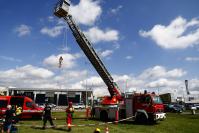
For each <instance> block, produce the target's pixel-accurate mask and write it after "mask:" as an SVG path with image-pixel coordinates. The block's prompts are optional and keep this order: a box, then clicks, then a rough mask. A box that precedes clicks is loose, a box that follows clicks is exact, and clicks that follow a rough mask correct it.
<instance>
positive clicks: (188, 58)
mask: <svg viewBox="0 0 199 133" xmlns="http://www.w3.org/2000/svg"><path fill="white" fill-rule="evenodd" d="M185 60H186V61H199V57H186V58H185Z"/></svg>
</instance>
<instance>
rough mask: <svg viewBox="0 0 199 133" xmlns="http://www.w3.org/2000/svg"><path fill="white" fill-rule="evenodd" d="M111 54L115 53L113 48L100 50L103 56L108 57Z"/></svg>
mask: <svg viewBox="0 0 199 133" xmlns="http://www.w3.org/2000/svg"><path fill="white" fill-rule="evenodd" d="M111 54H113V50H105V51H102V52H100V56H101V57H102V58H105V57H107V56H110V55H111Z"/></svg>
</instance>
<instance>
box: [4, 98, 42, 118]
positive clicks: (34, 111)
mask: <svg viewBox="0 0 199 133" xmlns="http://www.w3.org/2000/svg"><path fill="white" fill-rule="evenodd" d="M7 105H11V106H16V105H17V106H18V107H22V114H21V118H41V116H42V114H43V108H40V107H38V106H36V104H35V103H34V101H33V100H32V99H30V98H29V97H25V96H0V117H3V115H4V113H5V111H6V109H7Z"/></svg>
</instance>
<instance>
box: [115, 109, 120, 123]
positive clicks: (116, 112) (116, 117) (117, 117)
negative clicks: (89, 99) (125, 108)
mask: <svg viewBox="0 0 199 133" xmlns="http://www.w3.org/2000/svg"><path fill="white" fill-rule="evenodd" d="M118 120H119V111H118V109H117V110H116V111H115V124H118Z"/></svg>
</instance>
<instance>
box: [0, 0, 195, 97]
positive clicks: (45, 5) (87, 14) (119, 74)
mask: <svg viewBox="0 0 199 133" xmlns="http://www.w3.org/2000/svg"><path fill="white" fill-rule="evenodd" d="M56 2H57V1H56V0H48V1H38V0H35V1H27V0H19V1H12V2H10V3H9V4H8V2H7V1H6V0H1V1H0V16H1V21H0V27H1V30H0V62H1V65H0V86H15V87H38V88H39V87H44V88H46V87H51V88H60V87H61V88H68V89H74V88H76V89H85V86H88V87H90V88H92V89H94V91H95V94H96V95H102V94H103V93H104V92H106V91H107V89H106V87H105V85H104V83H103V82H102V80H101V79H100V77H99V76H98V74H97V73H96V72H95V70H94V68H93V67H92V66H91V65H90V63H89V62H88V60H87V59H86V57H85V56H84V54H83V53H82V51H81V50H80V48H79V47H78V45H77V44H76V42H75V38H74V37H73V36H72V34H71V31H70V30H69V29H68V26H67V24H66V23H65V22H64V21H63V20H61V19H59V18H57V17H55V16H54V15H53V8H54V5H55V3H56ZM198 5H199V1H197V0H189V1H187V0H167V1H165V0H147V1H146V0H133V1H132V0H114V2H113V1H111V0H81V1H79V0H73V1H72V5H71V7H70V13H71V14H72V16H73V17H74V19H75V21H76V22H77V23H78V25H79V26H80V27H81V29H82V31H83V32H84V33H85V34H86V36H87V37H88V38H89V40H90V41H91V42H92V43H93V47H94V48H95V49H96V51H97V53H98V54H99V56H100V57H101V59H102V60H103V62H104V64H105V65H106V67H107V69H108V70H109V71H110V73H111V74H112V75H113V77H114V79H115V81H116V82H117V83H118V84H119V86H120V88H121V90H122V91H124V90H126V91H132V90H137V91H143V89H147V90H149V91H157V90H159V91H160V92H161V93H164V92H172V93H178V94H182V92H183V91H182V90H181V89H182V88H183V90H185V89H184V80H185V79H188V80H189V88H190V91H191V93H192V94H199V77H198V75H199V71H198V69H197V68H198V66H199V45H198V44H199V8H198ZM60 56H63V57H64V60H63V65H62V68H61V69H59V68H58V58H59V57H60ZM86 84H87V85H86ZM102 90H103V91H102Z"/></svg>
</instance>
